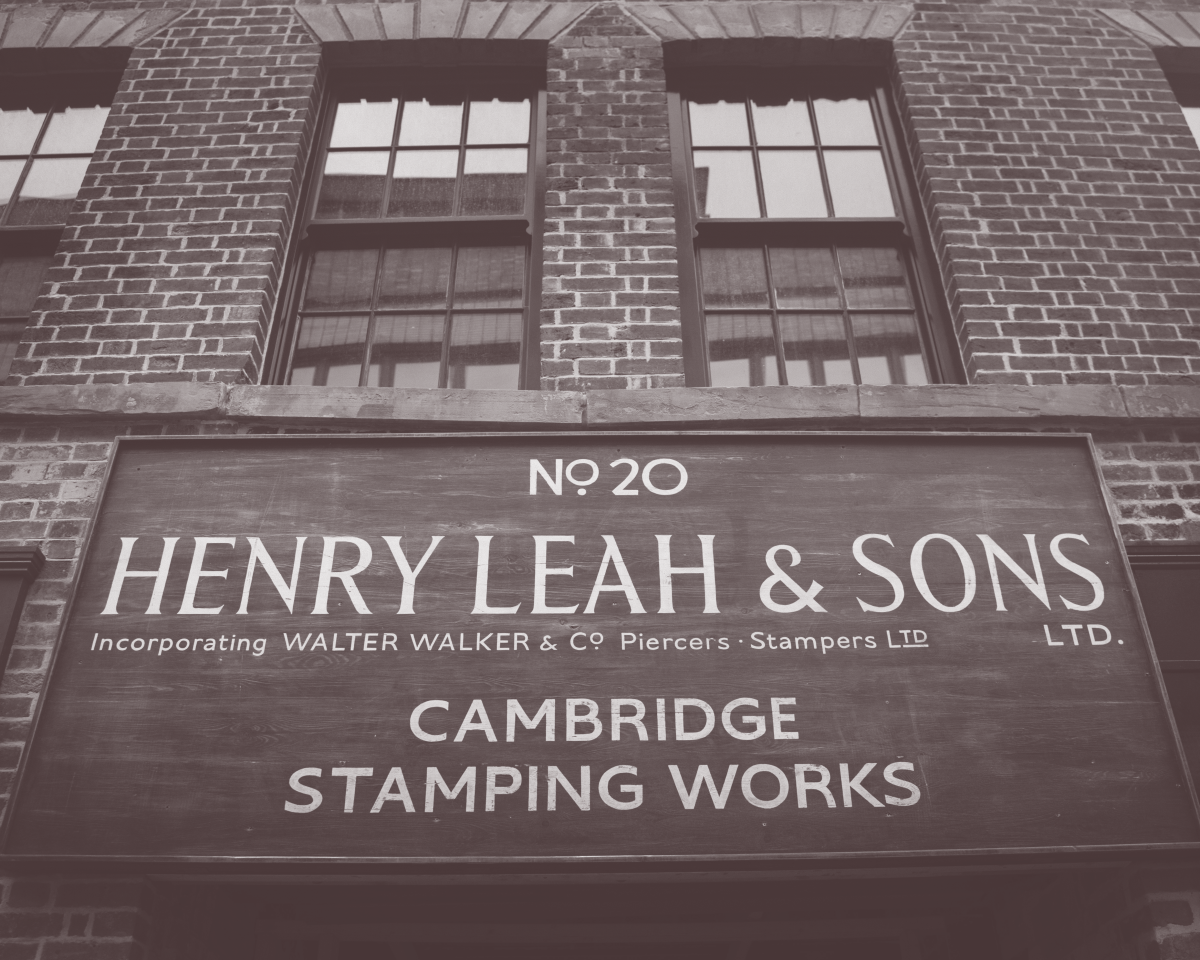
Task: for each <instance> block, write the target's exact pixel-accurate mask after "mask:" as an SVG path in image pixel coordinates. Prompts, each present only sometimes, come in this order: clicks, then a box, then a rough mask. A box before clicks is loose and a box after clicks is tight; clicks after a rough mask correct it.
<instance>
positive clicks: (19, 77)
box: [0, 57, 124, 384]
mask: <svg viewBox="0 0 1200 960" xmlns="http://www.w3.org/2000/svg"><path fill="white" fill-rule="evenodd" d="M123 67H124V58H123V57H122V58H121V66H120V67H119V68H118V67H117V66H116V65H115V64H114V66H113V67H111V68H103V67H100V68H96V69H89V70H80V71H54V72H52V73H48V74H41V73H24V72H17V73H9V72H0V108H3V109H32V110H45V111H46V114H47V115H46V118H45V119H44V120H43V121H42V125H41V127H40V128H39V129H38V133H37V136H36V138H35V139H34V142H33V144H32V145H31V146H30V148H29V152H28V153H26V154H24V155H23V156H24V167H23V168H22V170H21V173H20V175H19V176H18V178H17V181H16V183H15V184H14V186H13V190H12V193H10V194H9V196H8V197H6V198H4V199H5V203H6V206H5V208H4V209H3V210H2V211H0V260H5V259H9V258H18V257H19V258H25V257H45V258H52V257H53V256H54V254H55V252H56V251H57V249H58V245H59V243H60V242H61V240H62V237H63V233H64V231H65V230H66V221H65V220H64V222H63V223H50V224H45V223H33V224H10V223H9V222H8V221H9V218H10V217H11V216H12V211H13V209H14V208H15V206H16V204H15V203H11V202H10V201H11V200H12V199H13V198H14V197H19V196H20V191H21V188H22V187H23V186H24V184H25V180H26V178H27V177H28V176H29V171H30V169H31V167H32V164H33V160H34V159H35V158H37V157H38V153H37V150H38V147H39V146H41V143H42V140H43V138H44V137H45V135H46V131H47V129H48V128H49V125H50V119H51V116H52V115H53V114H54V112H56V111H58V110H62V109H65V108H67V107H70V106H77V105H81V104H84V103H85V102H86V101H89V100H90V101H92V102H93V104H94V102H95V101H96V100H97V99H99V100H104V99H107V101H108V106H109V111H110V112H109V118H111V116H112V114H111V110H112V104H113V101H114V100H115V99H116V94H117V89H118V87H119V85H120V82H121V74H122V70H123ZM105 94H107V97H106V96H105ZM109 118H106V120H105V126H106V127H107V125H108V122H109ZM103 136H104V134H103V132H101V135H100V138H98V139H97V146H96V147H94V148H93V149H92V152H91V154H90V155H89V157H90V159H89V161H88V165H89V167H90V165H91V163H92V161H93V160H94V159H95V156H96V153H97V151H98V150H99V141H100V139H103ZM2 149H3V148H2V147H0V156H3V157H4V158H5V159H15V158H19V157H21V156H22V155H21V154H6V153H3V152H2ZM51 156H55V157H58V156H72V157H83V156H84V154H82V153H74V154H53V155H51ZM77 200H78V194H76V197H75V201H77ZM75 201H72V202H75ZM68 216H69V215H68ZM50 266H51V264H50V263H49V262H47V264H46V270H49V268H50ZM45 285H46V278H45V273H44V272H43V276H42V281H41V284H40V287H39V289H40V288H41V287H45ZM37 296H40V293H39V294H38V295H37ZM35 300H36V296H35ZM18 321H19V318H18V317H17V316H15V315H11V316H5V317H0V327H3V328H15V327H16V325H17V323H18ZM28 326H29V316H28V315H26V316H25V319H24V322H23V327H22V334H23V333H24V330H25V329H26V328H27V327H28ZM2 339H3V335H2V334H0V340H2ZM4 342H12V341H4ZM17 342H18V343H19V342H20V338H18V340H17ZM14 359H15V357H14ZM8 372H9V369H8V365H7V364H5V363H3V361H2V360H0V384H3V382H4V380H5V379H6V378H7V376H8Z"/></svg>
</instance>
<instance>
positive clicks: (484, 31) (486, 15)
mask: <svg viewBox="0 0 1200 960" xmlns="http://www.w3.org/2000/svg"><path fill="white" fill-rule="evenodd" d="M503 12H504V3H503V2H498V0H483V2H480V3H468V4H467V18H466V20H465V21H464V22H463V29H462V36H463V38H464V39H467V40H486V39H487V36H488V33H490V32H491V29H492V27H493V26H494V25H495V23H496V21H497V20H499V19H500V14H502V13H503Z"/></svg>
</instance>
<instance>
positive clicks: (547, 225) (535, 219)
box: [0, 0, 1200, 960]
mask: <svg viewBox="0 0 1200 960" xmlns="http://www.w3.org/2000/svg"><path fill="white" fill-rule="evenodd" d="M0 110H2V111H3V113H2V114H0V194H3V195H5V197H6V200H5V201H4V202H5V204H6V205H5V206H4V208H3V212H2V213H0V338H3V343H0V346H2V347H4V348H5V350H6V353H5V365H6V367H7V380H6V381H5V386H3V387H0V416H2V419H0V447H2V449H3V455H2V457H0V543H3V544H4V545H5V547H6V548H7V547H11V548H13V549H12V550H11V551H9V552H8V553H3V554H0V564H8V567H7V572H6V570H4V569H0V573H3V574H5V575H6V576H7V577H8V578H9V581H11V584H12V587H13V588H12V590H11V594H12V595H11V597H10V598H9V600H8V602H9V605H10V607H12V608H13V609H15V610H16V611H17V612H18V617H19V619H18V620H14V623H13V630H12V636H11V652H9V653H8V659H7V664H6V667H5V671H4V675H3V681H2V685H0V770H2V771H3V773H2V774H0V776H2V778H3V779H2V789H0V801H2V802H3V803H4V804H6V805H7V807H8V808H9V811H10V831H11V819H12V818H11V809H12V806H13V802H14V796H15V794H14V790H15V789H16V783H17V775H18V769H19V768H20V767H21V765H22V763H23V762H24V763H25V764H28V763H29V761H28V759H27V757H28V753H29V751H28V745H29V742H30V735H31V731H32V729H33V725H34V720H35V718H36V717H38V711H39V705H40V704H41V703H42V702H43V700H44V696H43V694H44V693H45V690H46V684H47V681H48V679H49V677H50V674H51V668H52V666H54V663H55V651H56V648H57V646H58V645H59V643H60V637H61V636H62V632H63V629H64V623H65V618H66V616H67V613H68V605H69V603H70V602H71V598H72V595H73V593H74V591H75V590H76V588H77V585H78V583H79V582H80V579H81V577H82V575H83V566H84V565H83V556H84V548H85V545H86V542H87V537H88V535H89V533H90V531H91V530H92V527H93V525H94V523H95V522H96V518H97V516H98V510H99V508H100V497H101V493H102V491H103V490H104V488H105V484H106V482H107V478H108V476H109V472H110V460H111V457H112V454H113V449H114V444H115V443H116V440H117V439H118V438H126V439H128V440H129V441H134V440H136V439H138V438H152V437H179V436H183V437H197V438H199V437H213V438H222V437H229V438H237V437H245V436H261V437H262V438H264V441H265V440H266V439H267V438H270V437H277V436H283V435H287V436H289V437H293V438H294V437H301V438H312V439H313V440H314V441H315V440H316V439H318V438H322V437H328V436H329V435H333V434H336V435H350V436H362V435H370V436H373V437H378V436H383V437H387V436H388V435H414V434H415V435H459V434H497V435H504V434H543V433H544V434H547V435H549V434H566V435H569V436H570V437H572V438H573V439H574V440H580V439H582V440H583V441H585V442H586V441H587V438H588V436H589V435H592V434H600V433H609V434H617V435H627V436H631V437H634V436H637V435H639V434H642V433H646V432H651V431H670V432H680V433H682V434H684V435H685V436H688V435H692V434H699V433H701V432H705V431H726V432H731V433H732V432H742V431H756V432H759V433H760V434H761V435H762V436H764V437H771V436H775V435H783V434H790V433H792V432H796V431H812V432H817V433H828V432H832V431H840V432H846V433H851V434H884V435H895V436H897V437H899V436H901V435H904V436H924V435H940V434H946V433H954V434H969V435H972V436H975V435H978V436H986V437H995V436H999V435H1003V434H1011V433H1022V434H1024V433H1030V434H1064V435H1071V436H1082V435H1087V436H1090V437H1091V438H1092V441H1093V442H1094V444H1095V450H1096V452H1097V456H1098V459H1099V464H1100V470H1101V475H1102V477H1103V481H1104V485H1105V488H1106V494H1105V495H1106V496H1107V498H1108V499H1107V503H1108V505H1109V509H1111V511H1112V512H1113V516H1114V520H1115V523H1116V525H1117V528H1118V530H1119V533H1120V537H1121V539H1122V540H1123V542H1124V545H1125V547H1126V549H1127V551H1128V553H1129V555H1130V557H1131V558H1132V559H1133V560H1134V567H1135V573H1137V575H1138V582H1139V588H1140V590H1141V594H1142V600H1143V603H1144V605H1145V607H1146V616H1147V619H1148V620H1149V623H1150V629H1151V631H1152V632H1153V634H1154V638H1155V644H1156V647H1157V649H1158V655H1159V661H1160V662H1161V669H1162V671H1163V676H1164V677H1165V680H1166V689H1167V691H1168V693H1169V694H1170V697H1171V707H1172V709H1173V711H1174V715H1175V719H1176V723H1177V725H1178V729H1179V735H1180V736H1181V738H1182V741H1183V745H1184V747H1185V749H1186V750H1187V751H1188V752H1189V753H1191V752H1192V751H1193V749H1195V750H1196V751H1198V752H1197V753H1196V754H1195V755H1194V759H1195V758H1197V757H1200V719H1198V715H1197V713H1196V709H1197V708H1195V707H1194V706H1193V705H1192V703H1193V700H1192V699H1191V698H1192V696H1193V695H1195V696H1196V697H1200V690H1196V689H1195V688H1194V686H1195V685H1194V681H1193V679H1192V678H1193V677H1195V676H1197V675H1198V674H1196V673H1194V672H1192V671H1193V667H1194V666H1195V663H1197V662H1200V653H1198V652H1196V651H1195V649H1190V650H1189V648H1188V644H1189V643H1194V641H1193V640H1191V638H1190V637H1189V635H1188V625H1189V624H1190V623H1191V622H1194V620H1192V619H1190V618H1191V617H1192V613H1193V612H1194V611H1193V610H1192V609H1191V607H1189V606H1188V604H1191V603H1194V601H1193V600H1192V598H1191V593H1194V584H1195V571H1196V569H1198V567H1197V565H1196V564H1197V563H1198V562H1200V546H1197V544H1200V336H1198V335H1197V333H1196V330H1197V328H1196V326H1195V324H1197V323H1198V322H1200V212H1198V211H1200V146H1198V142H1197V141H1198V138H1200V9H1198V8H1195V7H1194V6H1189V5H1188V4H1186V3H1172V2H1161V3H1131V4H1128V5H1126V6H1116V5H1108V4H1106V5H1103V6H1088V5H1079V4H1076V3H1073V2H1071V0H1055V2H1047V3H1043V4H1039V5H1037V6H1029V5H1020V4H1015V3H1004V2H992V0H988V2H972V3H954V2H941V0H929V2H919V3H913V4H906V3H868V2H859V0H837V2H828V3H825V2H815V0H715V2H698V0H696V2H693V0H687V2H679V3H661V4H660V3H642V2H630V3H618V2H604V0H601V2H595V3H591V2H542V0H512V2H496V0H468V2H459V0H417V2H411V3H410V2H402V3H382V4H369V3H362V4H359V3H351V4H313V3H299V4H295V5H278V4H274V5H271V4H258V3H254V2H220V3H210V4H207V5H205V4H197V5H188V4H183V3H180V4H164V3H160V2H153V3H151V2H147V3H137V2H130V3H122V2H111V3H107V2H97V3H86V4H70V5H63V6H55V5H50V4H38V5H32V6H8V7H0ZM1189 124H1190V126H1189ZM6 191H7V193H6ZM610 441H611V438H610V440H609V441H606V442H610ZM123 442H124V441H123ZM914 442H915V441H914ZM560 483H561V481H560ZM580 492H581V493H582V492H583V490H582V488H581V489H580ZM355 493H356V494H358V493H361V494H362V495H364V496H369V494H370V491H369V490H364V491H356V492H355ZM171 494H172V496H173V497H176V498H178V499H179V500H181V501H186V500H187V499H188V492H187V491H186V490H173V491H171ZM340 495H343V496H345V495H348V494H346V493H345V492H343V493H342V494H340ZM730 497H731V498H736V492H731V493H730ZM192 506H193V507H194V508H195V509H198V510H200V511H201V512H203V509H204V507H203V504H199V505H196V504H193V505H192ZM35 546H36V547H38V548H39V550H40V553H41V555H43V556H44V564H41V562H40V560H38V559H36V555H35V554H34V553H32V551H31V550H30V548H32V547H35ZM10 554H11V556H10ZM989 558H990V555H989ZM797 559H798V558H797ZM141 562H142V563H143V566H145V565H148V564H149V560H148V559H145V558H143V559H142V561H141ZM167 562H168V563H169V558H168V561H167ZM989 562H990V561H989ZM297 563H299V561H297ZM543 566H544V556H543ZM199 569H200V566H199V561H197V566H196V570H199ZM252 572H253V571H251V573H252ZM543 582H544V578H543ZM1189 585H1191V590H1189ZM295 589H296V587H295V581H294V580H293V583H292V591H293V594H294V592H295ZM998 590H999V588H998V587H997V591H998ZM22 591H24V592H22ZM814 596H815V594H814ZM1151 598H1152V599H1151ZM864 609H865V608H864ZM1047 636H1049V634H1047ZM60 659H61V658H60ZM1154 669H1155V671H1157V670H1158V668H1157V667H1156V668H1154ZM128 695H129V696H135V697H136V696H138V694H137V693H136V692H135V693H130V694H128ZM1195 702H1200V700H1197V701H1195ZM181 709H186V708H185V707H182V706H181ZM39 722H40V721H39ZM213 735H214V736H218V735H219V734H218V733H216V732H215V733H214V734H213ZM267 735H269V733H268V734H267ZM660 739H661V737H660ZM23 757H25V758H26V759H25V760H24V761H23V760H22V758H23ZM1184 779H1185V780H1186V776H1185V777H1184ZM1081 799H1086V798H1081ZM1195 840H1196V838H1194V837H1193V838H1192V839H1191V840H1190V841H1187V842H1183V841H1181V842H1180V843H1177V844H1165V845H1160V847H1161V848H1159V849H1154V850H1144V849H1132V848H1131V849H1123V848H1122V847H1121V846H1120V845H1119V844H1116V845H1114V846H1113V847H1112V848H1111V849H1100V847H1097V849H1095V850H1091V851H1076V850H1071V849H1065V848H1063V849H1057V850H1054V851H1050V850H1042V851H1039V852H1034V853H1023V854H1018V853H1014V852H1011V851H1008V852H1006V851H1005V850H1003V849H993V850H987V849H979V850H977V851H975V852H973V853H971V854H970V855H969V856H959V857H950V858H946V857H938V856H916V855H914V856H912V857H909V858H907V859H905V858H900V859H897V858H890V859H889V858H882V857H876V858H870V857H866V858H859V859H844V858H838V857H836V856H828V857H824V858H816V859H809V860H797V859H795V858H791V859H789V858H786V857H784V858H781V859H779V860H772V861H769V862H768V861H753V862H750V861H746V862H740V861H738V862H733V861H718V860H717V859H711V860H705V859H704V858H703V857H700V858H696V859H692V860H687V859H683V860H678V861H677V862H670V863H668V862H658V861H654V862H651V861H650V860H647V861H645V862H632V861H628V860H627V861H623V862H616V861H614V862H609V861H605V862H603V863H600V862H590V861H589V858H588V851H587V850H586V849H585V850H580V851H579V857H578V858H577V860H576V861H575V862H573V863H565V862H561V860H556V861H554V862H553V863H552V862H550V861H549V860H547V861H545V862H542V861H541V860H539V859H538V858H537V857H536V856H535V857H533V858H531V859H530V862H524V863H519V864H518V863H516V862H515V861H513V862H509V863H508V864H507V865H505V864H495V863H491V864H477V865H474V866H471V865H469V864H466V863H464V862H459V861H455V862H453V863H452V862H449V861H447V862H446V863H438V862H437V858H433V859H432V861H430V862H425V863H423V864H419V865H418V864H413V863H407V864H393V865H391V866H389V865H387V864H379V863H377V864H364V863H362V862H358V861H354V860H353V858H351V859H350V860H347V861H346V862H338V858H336V857H333V858H324V859H322V858H316V859H314V860H310V861H306V862H303V863H295V862H290V863H280V864H276V865H275V866H272V864H271V863H270V862H255V863H239V862H238V845H237V842H236V840H230V841H229V843H228V845H227V847H226V851H227V853H226V855H225V856H224V857H215V858H214V857H210V858H208V859H207V860H206V861H205V862H189V863H181V862H175V861H172V860H170V859H165V860H155V859H154V858H152V857H151V858H142V859H140V860H137V859H136V858H135V859H134V860H132V861H131V860H122V859H121V858H119V857H110V858H105V857H97V858H84V857H72V856H49V855H47V856H44V857H40V858H38V857H20V856H9V857H7V858H6V860H5V862H4V863H3V864H0V890H2V896H0V956H3V957H13V958H30V960H55V958H67V957H88V958H114V960H116V958H120V960H125V958H131V960H132V958H139V957H146V958H151V960H176V958H178V960H184V958H186V960H208V958H216V957H231V958H232V957H246V958H251V957H255V958H258V957H263V958H265V957H271V958H275V957H278V958H280V960H282V958H284V957H287V958H292V957H295V958H310V957H311V958H314V960H315V958H320V960H331V958H333V957H339V958H343V960H360V958H374V957H399V956H401V955H403V956H406V957H407V956H415V955H419V956H422V957H424V956H426V955H428V956H433V955H435V954H436V955H438V956H442V955H446V956H450V955H458V954H459V953H465V952H466V951H468V950H471V951H475V950H478V949H480V947H481V946H484V945H486V948H487V949H491V950H495V951H499V952H500V953H505V952H506V951H511V952H513V953H516V951H518V950H520V951H522V952H523V953H525V954H528V953H530V952H531V951H532V952H533V953H535V954H537V953H538V952H539V951H541V952H545V953H547V954H549V953H550V952H551V951H554V952H563V951H564V950H569V951H570V952H572V953H576V954H580V953H582V954H590V953H597V954H599V953H600V952H602V951H606V952H611V951H612V949H613V947H614V946H616V948H617V949H618V950H620V951H622V952H624V953H626V954H633V955H640V954H641V953H647V954H649V953H650V952H652V951H653V952H655V953H656V954H661V953H662V952H663V951H666V952H668V953H672V952H678V953H680V954H683V953H684V952H687V953H688V954H697V953H699V954H707V953H711V954H712V955H713V956H714V957H715V956H718V955H719V956H722V957H725V956H737V957H750V958H755V960H757V958H760V957H761V958H765V957H767V956H775V955H776V954H778V955H779V956H784V955H787V956H800V957H822V958H824V957H827V956H828V957H830V958H834V957H837V958H853V957H858V956H867V955H868V954H869V955H871V956H875V955H878V953H880V952H881V951H883V952H890V953H892V954H893V955H900V956H903V957H904V958H905V960H916V958H927V960H940V958H943V957H944V958H947V960H949V958H958V957H967V956H970V957H980V958H984V957H986V958H995V960H1019V958H1021V960H1025V958H1027V960H1041V958H1050V957H1054V958H1067V957H1071V958H1076V957H1077V958H1085V957H1086V958H1089V960H1090V958H1101V957H1104V958H1107V957H1111V958H1114V960H1116V958H1121V960H1127V958H1128V960H1134V958H1136V960H1173V958H1185V957H1196V956H1200V847H1197V846H1196V844H1195ZM6 842H7V843H8V844H9V847H8V849H9V851H10V852H11V850H12V849H13V848H12V843H13V840H12V836H11V832H10V836H9V839H8V841H6ZM469 846H470V845H469V843H468V845H467V852H468V853H469ZM1101 846H1102V845H1101ZM1168 848H1170V849H1168ZM297 856H303V851H297Z"/></svg>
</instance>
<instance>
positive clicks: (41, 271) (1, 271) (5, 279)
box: [0, 257, 51, 329]
mask: <svg viewBox="0 0 1200 960" xmlns="http://www.w3.org/2000/svg"><path fill="white" fill-rule="evenodd" d="M50 260H51V258H50V257H5V258H4V259H3V260H0V317H20V318H21V323H20V329H24V326H25V320H26V318H28V316H29V313H30V311H31V310H33V302H34V301H35V300H36V299H37V295H38V291H39V290H40V289H41V287H42V278H43V277H45V276H46V268H47V267H49V266H50Z"/></svg>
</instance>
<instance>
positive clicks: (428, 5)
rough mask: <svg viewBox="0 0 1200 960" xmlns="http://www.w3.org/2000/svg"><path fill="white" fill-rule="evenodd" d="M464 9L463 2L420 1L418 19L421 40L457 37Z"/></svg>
mask: <svg viewBox="0 0 1200 960" xmlns="http://www.w3.org/2000/svg"><path fill="white" fill-rule="evenodd" d="M462 8H463V0H420V2H419V3H418V4H417V10H418V13H417V19H418V23H419V24H420V34H421V38H422V39H428V38H429V37H453V36H456V35H457V33H458V20H459V17H460V16H461V14H462Z"/></svg>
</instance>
